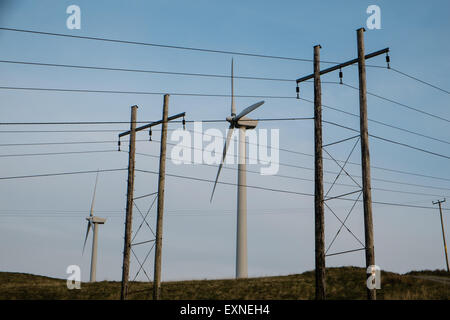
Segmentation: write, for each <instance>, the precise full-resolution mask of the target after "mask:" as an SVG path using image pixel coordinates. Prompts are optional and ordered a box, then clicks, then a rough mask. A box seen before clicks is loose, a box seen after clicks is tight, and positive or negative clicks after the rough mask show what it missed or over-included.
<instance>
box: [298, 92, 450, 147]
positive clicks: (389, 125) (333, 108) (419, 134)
mask: <svg viewBox="0 0 450 320" xmlns="http://www.w3.org/2000/svg"><path fill="white" fill-rule="evenodd" d="M299 100H302V101H305V102H308V103H311V104H314V101H312V100H309V99H305V98H301V97H300V98H299ZM322 107H323V108H326V109H330V110H333V111H336V112H339V113H343V114H346V115H349V116H352V117H355V118H358V119H359V115H357V114H355V113H352V112H348V111H345V110H342V109H339V108H336V107H332V106H329V105H325V104H322ZM367 120H368V121H370V122H373V123H376V124H379V125H382V126H385V127H388V128H391V129H396V130H399V131H403V132H406V133H410V134H413V135H416V136H419V137H422V138H427V139H430V140H434V141H438V142H442V143H445V144H450V141H446V140H442V139H439V138H435V137H431V136H428V135H425V134H422V133H419V132H416V131H412V130H408V129H404V128H401V127H398V126H394V125H392V124H388V123H386V122H382V121H378V120H374V119H370V118H369V119H367Z"/></svg>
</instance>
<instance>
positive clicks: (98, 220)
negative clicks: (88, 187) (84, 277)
mask: <svg viewBox="0 0 450 320" xmlns="http://www.w3.org/2000/svg"><path fill="white" fill-rule="evenodd" d="M97 181H98V171H97V176H96V177H95V187H94V194H93V196H92V202H91V212H90V214H89V217H87V218H86V220H87V221H88V225H87V230H86V237H85V238H84V245H83V253H84V248H85V247H86V242H87V238H88V236H89V230H90V229H91V226H92V229H93V230H92V232H93V238H92V256H91V278H90V282H95V276H96V272H97V239H98V225H99V224H104V223H105V221H106V219H105V218H99V217H95V216H94V203H95V191H96V190H97Z"/></svg>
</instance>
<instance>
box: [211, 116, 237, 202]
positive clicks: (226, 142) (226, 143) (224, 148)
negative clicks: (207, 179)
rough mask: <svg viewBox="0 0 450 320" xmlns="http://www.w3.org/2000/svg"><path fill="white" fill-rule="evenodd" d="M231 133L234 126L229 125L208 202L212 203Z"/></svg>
mask: <svg viewBox="0 0 450 320" xmlns="http://www.w3.org/2000/svg"><path fill="white" fill-rule="evenodd" d="M233 131H234V126H233V125H230V128H229V129H228V134H227V140H226V141H225V145H224V146H223V155H222V161H221V162H220V165H219V170H218V171H217V175H216V181H215V182H214V187H213V190H212V193H211V198H210V199H209V202H212V199H213V197H214V191H215V190H216V186H217V181H218V180H219V175H220V171H221V170H222V166H223V163H224V161H225V157H226V155H227V151H228V147H229V145H230V140H231V136H232V135H233Z"/></svg>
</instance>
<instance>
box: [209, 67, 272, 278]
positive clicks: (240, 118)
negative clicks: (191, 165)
mask: <svg viewBox="0 0 450 320" xmlns="http://www.w3.org/2000/svg"><path fill="white" fill-rule="evenodd" d="M233 80H234V75H233V59H232V60H231V116H230V117H227V118H226V120H227V121H228V122H229V123H230V128H229V129H228V134H227V140H226V141H225V145H224V147H223V155H222V161H221V163H220V165H219V170H218V171H217V176H216V181H215V182H214V188H213V191H212V194H211V199H210V201H212V199H213V196H214V191H215V190H216V185H217V180H218V179H219V175H220V171H221V170H222V166H223V162H224V161H225V157H226V154H227V150H228V146H229V144H230V140H231V136H232V134H233V130H234V128H239V162H238V192H237V232H236V278H247V276H248V267H247V169H246V154H247V145H246V143H245V131H246V130H247V129H254V128H256V125H257V124H258V120H253V119H250V118H247V117H246V115H247V114H249V113H250V112H252V111H253V110H255V109H256V108H258V107H260V106H261V105H262V104H263V103H264V101H260V102H257V103H255V104H252V105H251V106H249V107H247V108H245V109H244V110H242V111H241V113H239V114H238V115H236V107H235V104H234V81H233Z"/></svg>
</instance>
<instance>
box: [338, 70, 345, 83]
mask: <svg viewBox="0 0 450 320" xmlns="http://www.w3.org/2000/svg"><path fill="white" fill-rule="evenodd" d="M343 76H344V74H343V73H342V69H339V83H340V84H342V78H343Z"/></svg>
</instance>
